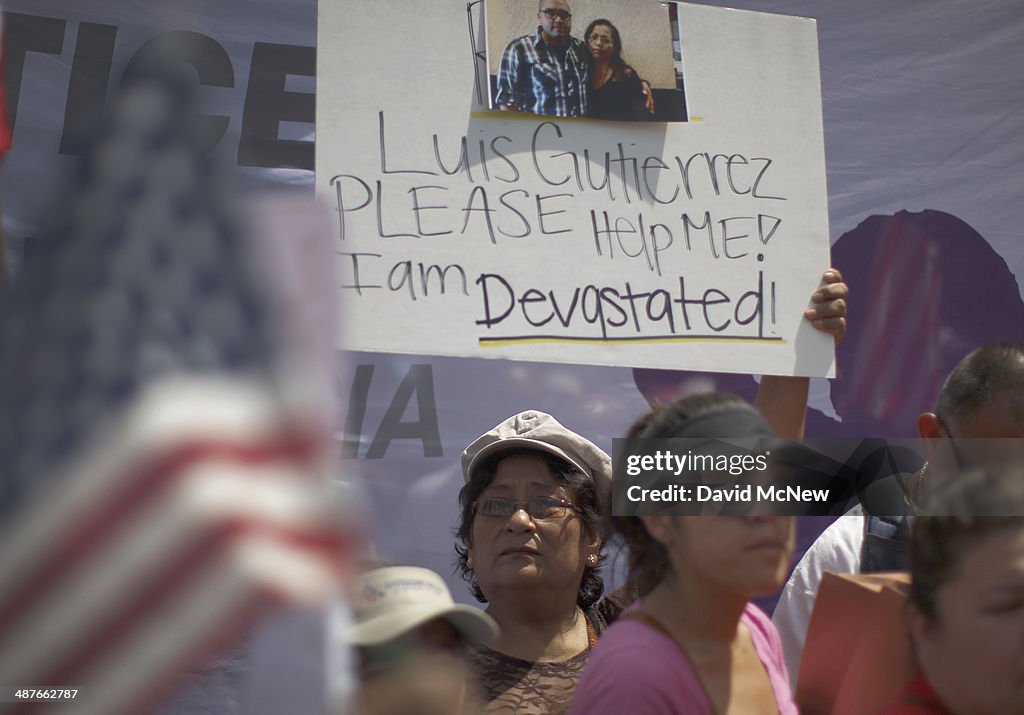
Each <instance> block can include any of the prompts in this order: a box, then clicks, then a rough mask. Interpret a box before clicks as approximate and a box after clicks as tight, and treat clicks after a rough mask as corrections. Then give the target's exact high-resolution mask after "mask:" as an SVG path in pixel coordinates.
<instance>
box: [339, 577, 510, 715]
mask: <svg viewBox="0 0 1024 715" xmlns="http://www.w3.org/2000/svg"><path fill="white" fill-rule="evenodd" d="M353 593H354V595H353V597H352V609H353V612H354V615H355V624H354V625H353V627H352V631H351V642H352V644H353V645H354V646H355V647H356V648H357V651H358V654H359V675H360V684H361V688H360V693H361V694H360V705H361V709H360V714H361V715H413V714H415V715H459V714H460V713H462V712H463V709H464V707H465V705H466V701H467V666H466V660H465V648H464V646H465V645H466V644H467V643H485V642H487V641H489V640H491V639H493V638H494V637H495V636H496V635H497V633H498V629H497V625H496V624H495V623H494V621H493V620H492V619H491V618H490V617H488V616H487V615H486V614H484V613H482V612H481V611H480V610H479V609H476V608H472V607H471V606H463V605H457V604H455V603H454V602H453V601H452V597H451V593H449V591H448V587H447V586H446V585H445V583H444V581H443V580H442V579H441V577H440V576H438V575H437V574H436V573H434V572H433V571H430V570H429V569H424V568H419V567H414V566H390V567H385V568H378V569H374V570H371V571H367V572H366V573H364V574H362V575H361V576H360V577H359V578H358V579H357V580H356V583H355V588H354V590H353Z"/></svg>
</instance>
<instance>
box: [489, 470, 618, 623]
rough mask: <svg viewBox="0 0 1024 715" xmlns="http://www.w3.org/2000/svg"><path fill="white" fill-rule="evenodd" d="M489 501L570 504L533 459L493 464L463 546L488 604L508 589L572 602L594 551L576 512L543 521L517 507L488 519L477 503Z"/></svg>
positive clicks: (595, 541) (561, 488) (593, 542)
mask: <svg viewBox="0 0 1024 715" xmlns="http://www.w3.org/2000/svg"><path fill="white" fill-rule="evenodd" d="M491 498H499V499H511V500H513V501H515V502H524V503H525V502H529V501H531V500H533V499H536V498H553V499H565V500H567V501H569V502H574V501H575V500H574V495H573V494H571V493H570V492H569V490H568V489H567V488H566V487H565V486H564V485H563V484H561V483H560V482H559V481H558V480H557V479H556V478H555V476H554V474H553V473H552V471H551V468H550V467H549V466H548V463H547V462H546V461H545V460H544V458H543V457H541V456H539V455H533V454H515V455H511V456H509V457H505V458H504V459H502V460H501V461H500V462H499V463H498V466H497V470H496V472H495V476H494V480H493V481H492V482H491V483H490V484H489V485H488V486H487V488H486V489H484V491H483V492H482V493H481V494H480V497H479V499H477V508H476V513H475V516H474V518H473V528H472V532H471V534H472V539H471V541H470V544H469V555H470V556H471V557H472V559H473V571H474V572H475V574H476V578H477V582H478V583H479V584H480V589H481V590H482V591H483V593H484V595H485V596H486V597H487V600H488V601H490V602H492V603H494V602H495V597H497V598H500V597H501V594H502V593H504V592H507V591H508V590H509V589H513V590H518V589H544V590H546V591H549V592H555V593H564V594H565V597H566V598H569V596H570V594H571V595H572V598H573V599H574V600H575V594H576V592H577V591H578V590H579V586H580V583H581V582H582V580H583V572H584V569H585V567H586V565H587V557H588V556H589V555H591V554H594V555H596V554H597V553H598V550H599V549H600V541H599V540H598V539H597V537H596V536H594V535H592V534H590V533H589V531H588V530H587V529H586V528H585V527H584V524H583V521H582V520H581V518H580V516H579V513H578V512H577V511H575V510H574V509H566V510H565V513H564V514H563V515H561V516H553V517H547V518H543V517H540V516H534V517H531V516H530V515H529V514H528V513H527V509H526V508H518V509H516V510H515V511H514V512H513V513H512V515H511V516H508V517H502V516H490V515H488V514H485V513H484V510H483V508H482V505H483V504H484V503H485V501H487V500H488V499H491ZM520 506H523V507H525V506H526V505H525V504H522V505H520Z"/></svg>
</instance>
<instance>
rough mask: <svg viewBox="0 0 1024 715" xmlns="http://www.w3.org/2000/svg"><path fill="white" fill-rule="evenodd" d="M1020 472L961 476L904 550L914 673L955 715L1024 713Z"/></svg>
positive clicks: (932, 504)
mask: <svg viewBox="0 0 1024 715" xmlns="http://www.w3.org/2000/svg"><path fill="white" fill-rule="evenodd" d="M1022 514H1024V469H1022V468H1021V467H1020V466H1019V465H1017V466H1002V467H991V468H988V469H984V470H970V471H967V472H965V473H963V474H961V475H960V477H959V478H958V479H956V480H952V481H950V482H947V483H946V484H944V485H943V486H942V488H941V489H940V490H938V491H937V492H935V493H933V494H932V495H930V497H929V499H928V501H927V503H926V504H925V505H924V507H923V514H922V516H919V517H918V518H917V519H916V520H915V522H914V526H913V530H912V534H911V542H910V561H911V575H912V584H911V591H910V603H909V622H910V631H911V636H912V639H913V642H914V649H915V653H916V656H917V660H918V664H919V666H920V668H921V670H922V672H923V673H924V675H925V676H926V677H927V679H928V680H929V682H930V683H931V685H932V687H933V688H934V690H935V692H936V693H937V694H938V696H939V698H940V699H941V700H942V702H943V704H944V705H945V706H946V707H947V708H948V709H949V711H950V712H951V713H953V714H954V715H997V714H998V715H1013V714H1014V713H1018V714H1019V713H1024V518H1022V516H1021V515H1022Z"/></svg>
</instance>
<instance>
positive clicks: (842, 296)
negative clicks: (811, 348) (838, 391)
mask: <svg viewBox="0 0 1024 715" xmlns="http://www.w3.org/2000/svg"><path fill="white" fill-rule="evenodd" d="M849 292H850V291H849V288H847V286H846V284H845V283H843V277H842V276H841V275H840V274H839V271H837V270H836V269H835V268H829V269H828V270H827V271H825V273H824V274H822V277H821V285H820V286H819V287H818V289H817V290H816V291H814V293H813V294H812V295H811V303H812V305H811V307H810V308H808V309H807V310H805V311H804V318H806V319H807V320H810V321H811V324H812V325H814V327H815V328H817V329H818V330H821V331H822V332H825V333H828V334H829V335H832V336H833V337H834V338H835V341H836V344H838V343H839V341H840V340H842V339H843V335H844V334H845V333H846V298H847V296H848V295H849ZM809 385H810V380H809V379H808V378H806V377H786V376H782V375H765V376H763V377H762V378H761V384H760V385H759V386H758V388H757V397H756V399H755V400H754V406H755V407H756V408H757V409H758V410H759V411H760V412H761V414H762V415H764V418H765V419H766V420H768V423H769V424H771V426H772V429H774V430H775V433H776V434H777V435H779V436H780V437H787V438H790V439H800V438H801V437H803V436H804V423H805V422H806V419H807V390H808V386H809Z"/></svg>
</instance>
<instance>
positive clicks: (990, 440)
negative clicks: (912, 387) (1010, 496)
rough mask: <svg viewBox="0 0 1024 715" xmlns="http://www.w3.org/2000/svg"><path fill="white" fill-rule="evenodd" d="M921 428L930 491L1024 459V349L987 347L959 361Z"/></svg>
mask: <svg viewBox="0 0 1024 715" xmlns="http://www.w3.org/2000/svg"><path fill="white" fill-rule="evenodd" d="M918 430H919V432H920V435H921V438H922V445H923V449H924V452H925V456H926V458H927V459H928V464H929V466H928V479H929V480H930V481H931V484H930V485H927V486H929V488H931V487H935V488H937V487H938V486H940V485H941V484H942V482H944V481H945V480H946V479H948V478H949V477H950V476H955V475H956V474H957V473H958V472H960V471H962V470H964V469H968V468H971V467H975V466H983V465H985V464H989V463H993V462H997V461H1008V460H1014V459H1015V460H1018V461H1019V460H1020V459H1021V458H1022V457H1024V454H1022V451H1024V450H1022V449H1021V447H1022V445H1024V345H1021V344H1014V343H997V344H993V345H987V346H985V347H981V348H978V349H977V350H974V351H973V352H972V353H970V354H969V355H968V356H967V357H965V358H964V359H963V360H961V361H960V362H959V363H958V364H957V365H956V367H954V368H953V370H952V371H951V372H950V374H949V376H948V377H947V378H946V381H945V383H944V384H943V386H942V389H941V391H940V393H939V399H938V401H937V403H936V406H935V411H934V412H925V413H924V414H922V415H921V416H920V417H919V418H918Z"/></svg>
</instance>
